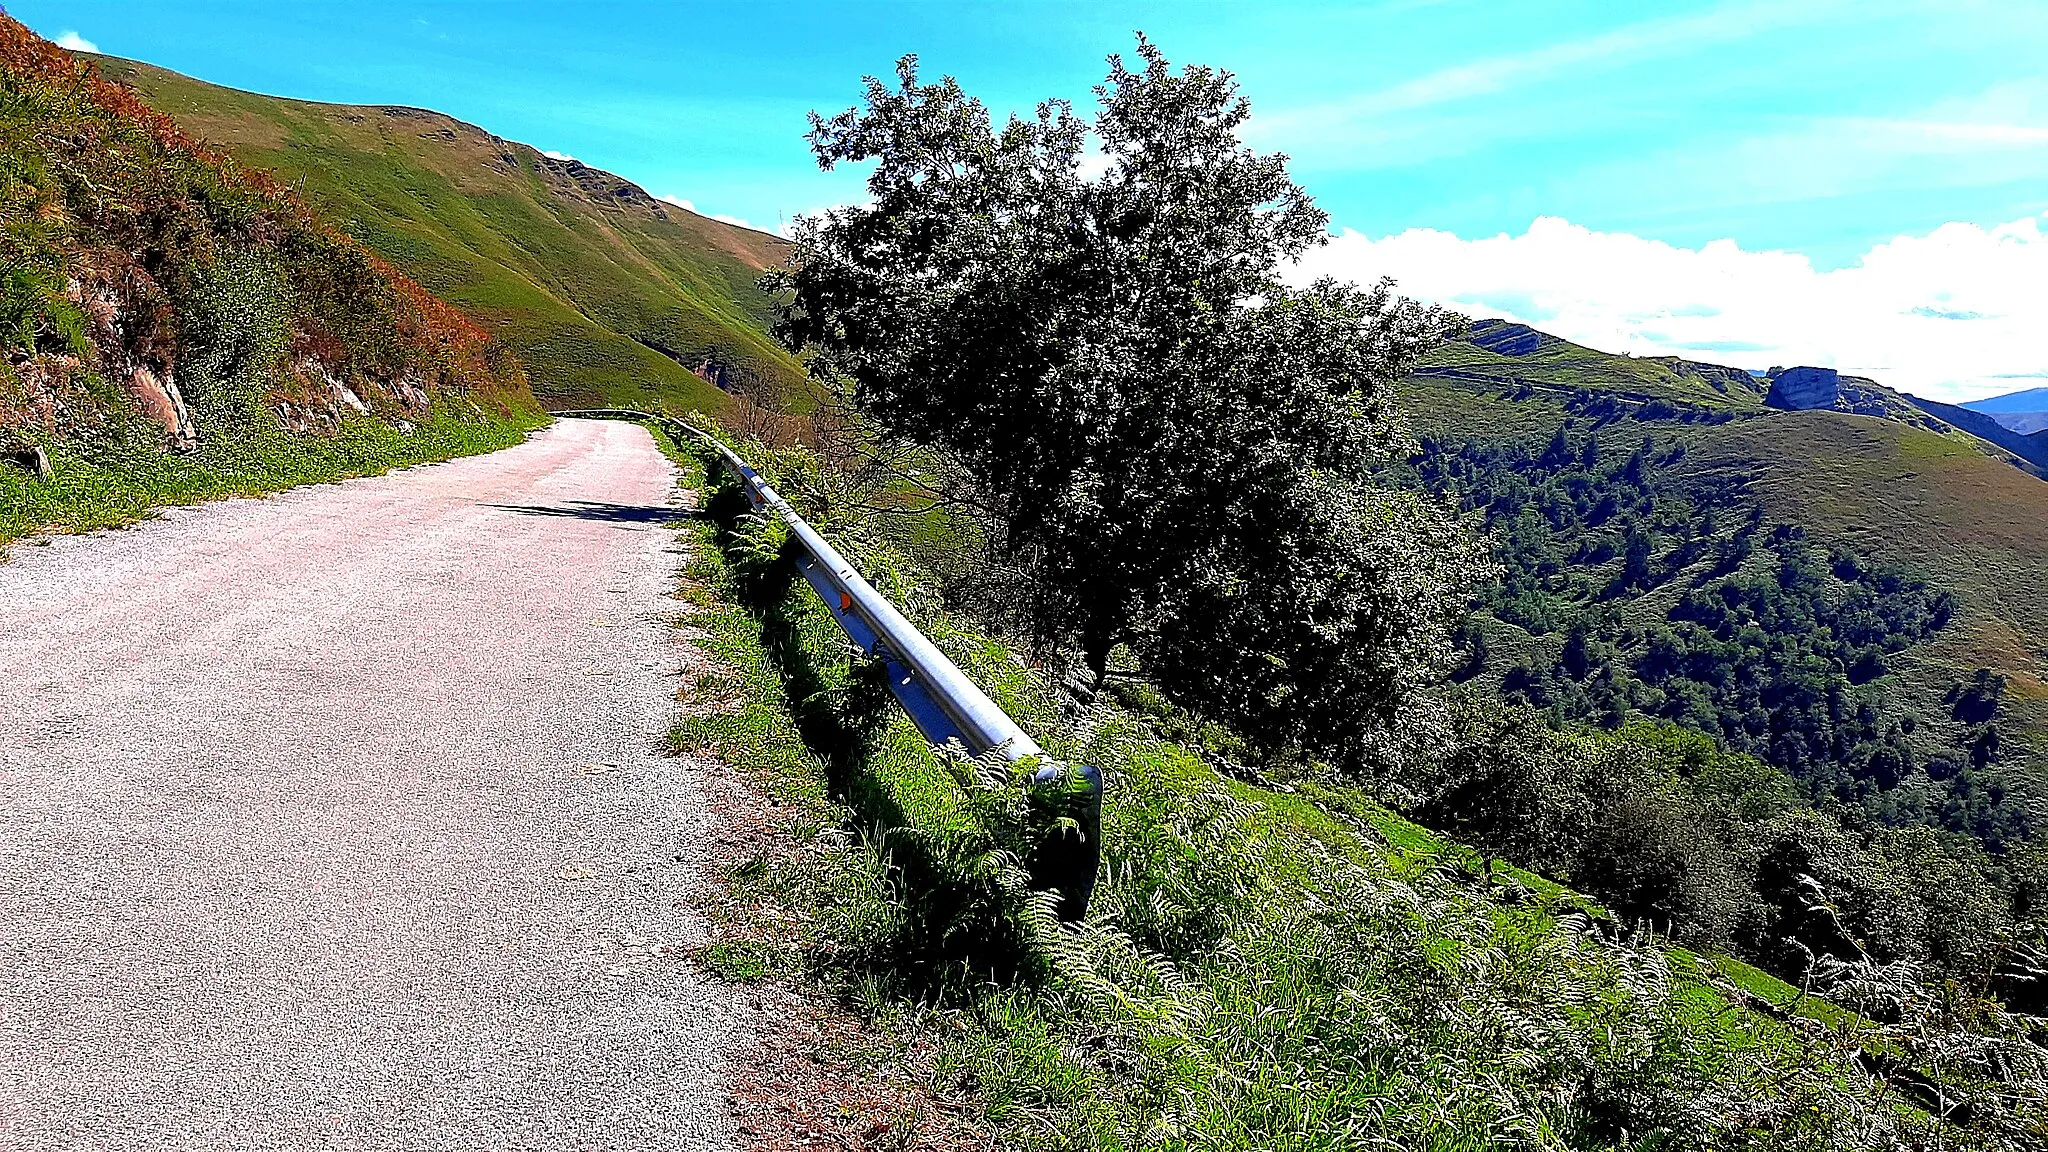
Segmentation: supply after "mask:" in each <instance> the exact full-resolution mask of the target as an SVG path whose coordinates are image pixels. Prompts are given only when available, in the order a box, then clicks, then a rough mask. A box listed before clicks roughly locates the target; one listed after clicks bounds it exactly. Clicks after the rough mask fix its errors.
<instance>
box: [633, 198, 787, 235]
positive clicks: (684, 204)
mask: <svg viewBox="0 0 2048 1152" xmlns="http://www.w3.org/2000/svg"><path fill="white" fill-rule="evenodd" d="M655 199H656V200H660V201H662V202H664V203H668V204H673V205H675V206H676V207H678V208H681V209H684V210H686V211H689V212H695V213H696V214H697V215H699V216H703V217H706V218H708V219H711V220H716V221H718V222H719V223H721V224H732V225H735V226H737V227H740V228H747V229H750V230H752V231H755V232H766V233H769V234H770V235H773V236H788V235H789V225H788V224H782V225H780V226H778V227H774V228H763V227H761V226H760V225H759V224H753V223H749V222H748V221H745V220H742V219H740V218H739V217H738V216H728V215H726V214H725V213H723V212H706V211H705V210H703V209H702V208H699V207H697V206H696V205H695V204H693V203H691V202H690V201H688V200H685V199H683V198H682V197H681V196H676V195H673V194H671V193H663V194H662V195H659V196H656V197H655Z"/></svg>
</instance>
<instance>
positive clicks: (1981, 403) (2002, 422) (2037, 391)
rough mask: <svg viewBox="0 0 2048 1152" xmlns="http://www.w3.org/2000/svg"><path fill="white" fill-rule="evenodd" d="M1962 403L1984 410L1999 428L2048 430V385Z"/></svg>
mask: <svg viewBox="0 0 2048 1152" xmlns="http://www.w3.org/2000/svg"><path fill="white" fill-rule="evenodd" d="M1961 406H1962V407H1964V408H1968V409H1969V410H1970V411H1972V412H1982V413H1983V414H1985V415H1986V416H1989V417H1991V418H1992V419H1993V420H1996V421H1997V422H1998V424H1999V426H2000V427H2002V428H2005V429H2006V430H2007V431H2011V432H2018V433H2020V434H2021V435H2023V436H2024V435H2032V434H2033V433H2036V432H2043V431H2048V387H2043V388H2028V389H2026V390H2025V391H2023V392H2008V393H2006V394H2005V395H2003V396H1992V397H1989V398H1987V399H1983V400H1970V401H1967V402H1965V403H1964V404H1962V405H1961Z"/></svg>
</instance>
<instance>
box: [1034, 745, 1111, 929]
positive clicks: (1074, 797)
mask: <svg viewBox="0 0 2048 1152" xmlns="http://www.w3.org/2000/svg"><path fill="white" fill-rule="evenodd" d="M1031 785H1032V788H1031V800H1032V807H1033V808H1035V809H1037V810H1038V813H1039V815H1040V816H1041V818H1043V819H1044V820H1045V822H1046V823H1047V824H1050V825H1053V826H1054V827H1055V829H1056V830H1055V831H1054V832H1053V833H1052V834H1051V835H1048V836H1047V837H1046V838H1045V840H1044V841H1043V842H1042V843H1040V844H1039V846H1038V850H1037V851H1036V852H1034V853H1032V855H1031V859H1030V860H1028V861H1026V862H1025V870H1026V871H1028V872H1030V873H1031V886H1032V887H1033V888H1037V889H1040V890H1044V889H1051V890H1053V891H1055V892H1058V893H1059V894H1060V901H1059V917H1060V919H1061V920H1062V921H1064V922H1072V921H1076V920H1080V919H1082V918H1083V917H1085V916H1087V915H1088V899H1089V897H1091V896H1093V895H1094V894H1095V874H1096V872H1097V871H1099V870H1100V869H1101V867H1102V771H1101V769H1099V768H1096V767H1095V766H1094V765H1091V764H1050V765H1047V766H1046V767H1044V768H1040V769H1039V770H1038V771H1037V772H1035V773H1033V774H1032V777H1031ZM1063 820H1072V821H1073V822H1074V823H1073V826H1071V827H1070V826H1067V825H1065V824H1063V823H1061V821H1063Z"/></svg>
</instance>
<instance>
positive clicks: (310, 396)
mask: <svg viewBox="0 0 2048 1152" xmlns="http://www.w3.org/2000/svg"><path fill="white" fill-rule="evenodd" d="M0 269H4V279H0V319H4V322H5V328H4V331H0V436H4V437H5V438H8V439H11V440H14V441H16V442H17V443H26V442H35V441H44V440H52V441H55V440H62V441H68V442H102V443H111V442H114V441H123V440H126V439H128V438H129V437H130V434H131V433H132V431H133V430H134V429H135V428H138V427H139V428H153V429H155V430H156V431H157V433H158V444H159V446H160V447H166V448H170V449H174V450H185V449H190V448H193V447H194V446H195V445H197V444H199V443H200V442H201V441H203V440H205V439H207V438H209V437H226V438H234V437H238V436H242V435H244V434H246V433H247V432H249V431H250V430H252V429H258V430H260V429H261V428H262V427H264V426H266V425H267V426H268V427H270V428H272V429H275V428H277V427H278V426H280V425H282V426H283V427H286V428H290V429H293V430H297V431H315V430H325V431H334V430H337V429H338V428H339V427H340V425H341V422H342V420H343V419H344V418H345V417H347V416H348V415H351V414H353V415H357V416H368V417H374V418H380V419H383V420H386V421H392V422H396V421H411V420H419V419H422V418H424V417H426V416H427V415H428V414H429V413H430V412H431V411H433V410H434V408H435V406H436V405H437V404H438V405H444V406H445V405H453V406H456V408H457V409H459V410H461V411H467V412H470V413H473V414H475V415H476V416H478V417H479V418H482V417H484V416H485V411H486V408H488V409H490V410H492V411H494V412H496V413H499V414H504V413H509V412H511V411H513V410H515V409H531V408H532V407H533V400H532V396H531V394H530V393H529V392H528V391H527V388H526V383H525V378H524V376H523V374H522V373H521V372H520V370H519V368H518V367H517V365H516V364H515V363H513V362H512V361H510V360H509V359H506V358H504V357H502V356H501V355H499V354H498V353H496V352H494V351H493V349H492V345H491V341H490V339H489V338H488V337H487V336H486V334H485V333H484V332H483V331H482V330H480V329H479V328H477V327H476V326H475V325H474V324H472V323H471V322H470V321H469V320H468V319H466V318H465V317H463V316H462V315H461V314H460V313H458V312H456V311H455V310H454V309H452V308H450V307H448V306H447V305H446V304H443V303H442V302H440V301H439V300H436V299H435V298H434V297H432V296H431V295H429V294H428V293H427V292H425V291H424V290H423V289H421V288H420V287H419V285H417V284H415V283H413V282H412V281H411V280H409V279H407V278H406V277H404V276H403V275H401V274H399V273H398V272H396V271H395V270H393V269H392V268H390V267H389V266H387V265H385V264H384V263H382V262H381V261H380V260H378V259H377V258H376V257H375V256H372V255H371V254H370V253H369V252H367V251H366V250H364V249H363V247H362V246H361V245H359V244H357V243H356V242H354V241H353V240H350V239H349V238H347V237H345V236H343V235H341V234H340V233H338V232H336V231H334V230H333V229H332V228H330V227H328V226H327V225H326V224H324V223H323V222H322V221H321V220H320V219H319V218H318V217H317V216H316V215H315V214H314V212H313V211H312V209H311V208H310V207H308V206H307V205H306V204H305V202H304V201H302V200H300V199H299V198H298V197H297V196H296V195H294V194H293V193H292V192H290V191H289V190H287V189H286V188H284V187H283V186H281V185H279V184H278V183H276V182H275V181H273V180H271V179H269V178H268V177H265V176H263V175H261V174H258V173H255V172H251V171H249V170H248V169H245V168H243V167H242V166H241V165H240V164H237V163H235V162H234V161H233V160H231V159H229V158H227V157H226V156H224V155H221V154H219V153H217V152H214V151H212V150H211V149H209V148H207V147H206V146H204V145H201V144H199V143H198V142H197V141H195V140H193V139H191V138H190V137H188V136H186V135H184V134H183V133H182V132H180V131H179V130H178V129H177V128H176V127H175V126H174V125H173V124H172V123H171V121H170V120H169V119H168V118H167V117H164V116H162V115H160V114H159V113H157V112H155V111H153V110H151V109H150V108H149V107H148V106H147V105H145V104H143V103H142V102H141V101H140V100H138V99H136V97H135V96H134V94H133V93H131V92H129V91H128V90H126V89H123V88H121V87H119V86H117V85H114V84H110V83H107V82H106V81H104V80H102V79H100V78H99V76H98V75H97V72H96V70H95V69H94V68H93V67H92V66H91V65H88V64H81V63H79V62H78V61H76V60H74V59H73V58H72V57H71V56H69V55H68V54H66V53H65V52H63V51H61V50H60V49H58V48H56V47H54V46H53V45H51V44H49V43H47V42H45V41H43V40H41V39H39V38H38V37H36V36H35V35H34V34H33V33H31V32H29V31H28V30H27V29H25V28H23V27H22V26H21V25H20V24H18V23H16V22H14V21H12V20H9V19H6V18H4V17H0Z"/></svg>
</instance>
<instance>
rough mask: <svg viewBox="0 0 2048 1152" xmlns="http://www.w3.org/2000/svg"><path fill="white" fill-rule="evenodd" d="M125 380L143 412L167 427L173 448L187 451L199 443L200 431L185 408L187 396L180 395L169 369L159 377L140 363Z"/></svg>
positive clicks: (158, 423) (157, 423) (165, 429)
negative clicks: (193, 424)
mask: <svg viewBox="0 0 2048 1152" xmlns="http://www.w3.org/2000/svg"><path fill="white" fill-rule="evenodd" d="M123 383H124V385H125V386H126V388H127V390H128V395H129V397H130V398H132V399H133V400H134V401H135V404H136V406H137V407H139V408H141V409H142V414H143V415H144V416H147V417H149V419H150V421H151V422H152V423H154V424H156V425H158V426H159V427H161V428H162V429H163V430H164V435H166V436H168V437H169V438H170V442H171V447H173V448H175V449H177V450H178V451H180V452H184V451H189V450H190V449H191V448H192V446H193V445H194V444H196V443H198V441H199V434H198V431H197V430H196V429H194V428H193V426H192V414H191V413H190V412H188V411H186V410H185V398H184V397H183V396H181V395H179V394H178V382H177V380H176V378H175V377H173V376H172V374H171V373H170V372H169V371H166V372H164V373H163V374H162V375H161V376H159V375H158V374H156V373H155V372H152V371H150V370H149V369H148V368H146V367H143V366H141V365H137V366H136V367H134V368H132V369H130V370H129V372H128V377H127V379H126V380H125V381H123Z"/></svg>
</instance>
